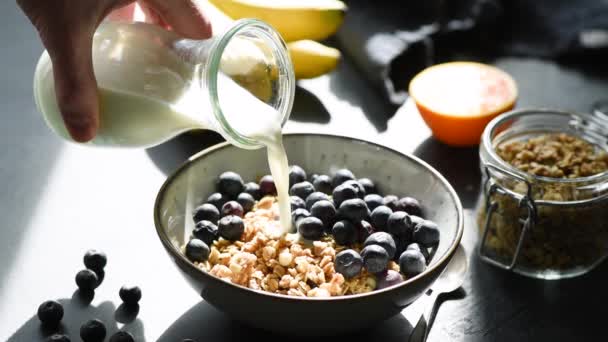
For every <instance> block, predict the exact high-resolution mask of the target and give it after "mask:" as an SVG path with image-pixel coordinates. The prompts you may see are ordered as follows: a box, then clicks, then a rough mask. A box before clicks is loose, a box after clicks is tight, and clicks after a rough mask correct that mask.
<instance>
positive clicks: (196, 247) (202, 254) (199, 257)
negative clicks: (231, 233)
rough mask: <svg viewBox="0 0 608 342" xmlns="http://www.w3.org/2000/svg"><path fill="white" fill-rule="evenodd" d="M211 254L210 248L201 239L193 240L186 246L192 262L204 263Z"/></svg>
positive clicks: (187, 255)
mask: <svg viewBox="0 0 608 342" xmlns="http://www.w3.org/2000/svg"><path fill="white" fill-rule="evenodd" d="M220 222H221V221H220ZM209 252H210V250H209V246H207V244H206V243H204V242H203V241H202V240H199V239H191V240H190V241H188V244H187V245H186V257H188V259H190V260H191V261H198V262H203V261H205V260H207V258H208V257H209Z"/></svg>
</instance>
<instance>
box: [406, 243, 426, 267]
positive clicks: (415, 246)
mask: <svg viewBox="0 0 608 342" xmlns="http://www.w3.org/2000/svg"><path fill="white" fill-rule="evenodd" d="M406 250H415V251H418V252H420V253H422V255H423V256H424V259H426V262H427V263H428V262H429V261H430V260H429V251H428V250H427V249H426V248H424V247H421V246H420V245H419V244H417V243H415V242H414V243H410V244H409V245H407V247H406Z"/></svg>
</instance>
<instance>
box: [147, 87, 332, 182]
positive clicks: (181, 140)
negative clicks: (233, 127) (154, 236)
mask: <svg viewBox="0 0 608 342" xmlns="http://www.w3.org/2000/svg"><path fill="white" fill-rule="evenodd" d="M290 120H293V121H298V122H313V123H327V122H329V120H330V115H329V112H328V111H327V109H326V108H325V106H324V105H323V103H321V101H320V100H319V99H318V98H317V97H316V96H315V95H314V94H313V93H311V92H309V91H308V90H306V89H304V88H302V87H297V88H296V98H295V101H294V106H293V110H292V113H291V116H290ZM223 141H225V140H224V138H222V136H221V135H220V134H219V133H216V132H214V131H208V130H193V131H189V132H186V133H184V134H181V135H179V136H177V137H175V138H173V139H171V140H169V141H167V142H165V143H163V144H160V145H158V146H154V147H151V148H148V149H146V153H147V154H148V157H150V159H151V160H152V162H153V163H154V164H155V165H156V166H157V167H158V168H159V170H161V171H162V172H163V173H164V174H166V175H169V174H171V173H172V172H173V171H175V170H176V169H177V168H178V167H179V166H180V165H182V164H183V163H184V162H185V161H186V160H187V159H188V158H190V157H191V156H192V155H194V154H196V153H198V152H200V151H202V150H204V149H206V148H208V147H211V146H213V145H216V144H219V143H221V142H223Z"/></svg>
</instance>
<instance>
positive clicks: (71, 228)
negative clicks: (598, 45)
mask: <svg viewBox="0 0 608 342" xmlns="http://www.w3.org/2000/svg"><path fill="white" fill-rule="evenodd" d="M0 13H1V14H0V18H1V19H2V22H3V23H4V25H3V27H4V29H3V30H1V31H0V38H1V39H0V41H2V42H3V44H2V48H1V51H2V53H1V55H0V56H1V57H0V58H1V59H2V66H3V69H2V78H0V113H1V117H2V124H1V125H0V146H2V152H0V180H1V184H2V191H0V218H1V221H0V222H2V224H1V227H0V341H4V340H8V341H42V340H43V338H44V336H45V334H46V333H47V332H46V331H44V330H42V329H40V326H39V324H38V321H37V319H36V317H35V312H36V309H37V307H38V305H39V304H40V303H41V302H42V301H44V300H47V299H57V300H59V301H60V302H62V303H63V304H64V306H65V310H66V315H65V319H64V327H63V329H64V331H66V332H67V333H69V334H70V335H71V336H72V337H73V339H72V340H73V341H75V340H78V338H77V335H78V329H79V326H80V324H81V323H82V322H84V321H85V320H87V319H90V318H100V319H102V320H103V321H104V322H105V323H106V324H107V326H108V328H109V331H110V332H114V331H115V330H117V329H119V328H121V329H125V330H128V331H130V332H132V333H133V334H134V335H135V336H136V338H137V340H138V341H144V340H145V341H181V339H183V338H186V337H191V338H195V339H196V340H198V341H240V340H243V339H245V338H252V337H260V338H263V339H265V340H267V341H274V340H277V341H280V340H284V339H285V337H282V336H274V335H270V334H267V333H265V332H261V331H257V330H254V329H251V328H247V327H243V326H241V325H239V324H238V323H235V322H233V321H231V320H230V319H229V318H228V317H226V316H225V315H223V314H222V313H221V312H219V311H217V310H215V309H214V308H213V307H211V306H210V305H208V304H206V303H205V302H204V301H202V300H201V299H200V298H199V297H198V295H197V294H196V293H195V292H194V291H192V290H191V289H190V288H189V286H188V285H187V284H186V282H185V281H184V280H183V279H182V278H181V275H180V274H179V272H178V271H177V270H176V268H175V266H174V265H173V264H172V262H171V261H170V260H169V258H168V257H167V256H166V254H165V252H164V251H163V249H162V247H161V244H160V242H159V241H158V238H157V236H156V233H155V232H154V227H153V220H152V205H153V202H154V199H155V195H156V192H157V190H158V189H159V187H160V185H161V184H162V182H163V181H164V180H165V178H166V176H167V174H169V173H170V172H172V170H174V169H175V168H176V167H177V166H178V165H179V164H180V163H181V162H183V161H184V160H185V159H186V158H187V157H188V156H190V155H192V154H193V153H195V152H197V151H199V150H201V149H203V148H204V147H206V146H210V145H211V144H214V143H217V142H219V141H220V138H219V137H218V136H217V135H216V134H213V133H208V132H206V133H191V134H185V135H183V136H180V137H178V138H176V139H173V140H171V141H169V142H167V143H165V144H162V145H160V146H157V147H154V148H150V149H147V150H143V149H141V150H125V149H102V148H91V147H83V146H76V145H73V144H69V143H65V142H63V141H61V140H60V139H58V138H57V137H56V136H54V135H53V134H52V133H51V132H50V131H49V129H47V127H46V126H45V124H44V121H43V120H42V118H41V116H40V115H39V113H38V112H37V110H36V107H35V104H34V100H33V96H32V76H33V71H34V66H35V63H36V61H37V58H38V57H39V56H40V53H41V52H42V47H41V45H40V43H39V41H38V39H37V36H36V33H35V31H34V30H33V29H32V28H31V27H30V25H29V23H28V22H27V20H26V19H25V17H24V16H23V15H22V14H21V13H20V12H19V10H18V9H17V6H16V5H15V2H14V1H3V2H2V3H0ZM487 62H490V63H493V64H495V65H498V66H499V67H501V68H504V69H505V70H506V71H508V72H509V73H511V74H512V75H513V76H514V78H515V79H516V81H517V83H518V85H519V89H520V99H519V102H518V107H520V108H522V107H550V108H559V109H564V110H576V111H589V109H590V106H591V105H592V103H593V102H594V101H596V100H598V99H600V98H603V97H608V73H607V72H606V69H605V68H604V70H603V71H602V70H600V69H599V66H593V65H587V66H584V67H583V66H576V65H563V64H557V63H554V62H550V61H541V60H535V59H526V58H506V57H505V58H496V59H492V60H488V61H487ZM286 131H288V132H294V131H298V132H302V131H303V132H327V133H336V134H342V135H348V136H354V137H359V138H363V139H367V140H371V141H375V142H378V143H381V144H385V145H387V146H390V147H392V148H395V149H398V150H400V151H404V152H408V153H413V154H415V155H417V156H419V157H421V158H422V159H424V160H426V161H428V162H429V163H430V164H432V165H433V166H434V167H436V168H437V169H438V170H439V171H440V172H441V173H443V174H444V175H445V176H446V178H447V179H448V180H449V181H450V182H451V183H452V185H453V186H454V187H455V188H456V190H457V192H458V194H459V196H460V198H461V200H462V202H463V205H464V207H465V208H466V230H465V235H464V238H463V241H462V244H463V246H464V247H465V249H466V251H467V255H468V257H469V273H468V276H467V279H466V281H465V283H464V286H463V288H462V289H461V290H460V291H458V292H457V293H455V294H454V295H452V296H449V297H447V298H446V299H445V300H444V301H442V302H441V305H440V307H439V309H438V312H437V316H436V319H435V323H434V325H433V328H432V330H431V333H430V336H429V341H588V340H589V341H591V340H594V341H599V340H606V338H607V337H606V336H608V334H607V333H606V329H605V326H604V324H605V317H607V316H608V309H607V307H608V306H607V305H606V304H607V303H608V294H607V293H608V291H606V289H605V284H606V274H607V271H608V265H606V264H604V265H601V266H600V267H598V268H597V269H596V270H594V271H593V272H591V273H590V274H587V275H585V276H582V277H579V278H576V279H570V280H563V281H541V280H534V279H529V278H525V277H522V276H518V275H515V274H511V273H508V272H505V271H502V270H499V269H496V268H495V267H493V266H490V265H487V264H485V263H483V262H482V261H480V260H479V258H478V257H476V255H475V247H476V243H477V239H478V237H477V234H476V229H477V228H476V225H475V221H474V209H475V205H476V201H477V198H478V194H479V185H480V174H479V171H478V157H477V149H476V148H460V149H459V148H451V147H447V146H445V145H442V144H440V143H438V142H437V141H435V140H434V139H433V138H432V137H431V136H430V131H429V130H428V128H427V127H426V126H425V125H424V123H423V121H422V120H421V119H420V116H419V115H418V113H417V112H416V110H415V108H414V107H413V105H412V103H409V102H408V103H406V104H405V105H404V106H403V107H401V108H399V109H398V110H395V108H392V107H390V106H388V105H386V104H385V103H384V102H383V101H382V99H381V98H380V96H378V94H377V93H376V92H375V90H374V89H372V88H370V87H369V86H368V85H367V84H366V83H365V81H364V80H363V79H361V77H360V76H359V74H358V73H357V71H356V70H355V68H354V67H353V66H352V65H351V64H350V63H349V61H348V60H344V61H343V62H342V63H341V64H340V66H339V67H338V69H337V70H336V71H335V72H333V73H331V74H329V75H326V76H323V77H319V78H317V79H313V80H305V81H301V82H300V83H299V87H298V90H297V98H296V101H295V106H294V111H293V114H292V116H291V120H290V121H289V122H288V124H287V126H286ZM89 248H98V249H101V250H104V251H105V252H106V253H107V254H108V257H109V263H108V267H107V272H106V276H105V280H104V283H103V284H102V286H101V287H100V288H99V289H98V290H97V291H96V294H95V298H93V299H92V302H91V303H90V304H87V302H86V301H85V300H84V299H83V298H81V297H80V296H79V295H78V294H77V293H76V292H75V284H74V275H75V273H76V272H77V271H78V270H80V269H81V268H82V267H83V265H82V255H83V253H84V251H85V250H87V249H89ZM126 283H133V284H137V285H139V286H140V287H141V288H142V290H143V299H142V302H141V307H140V310H139V314H138V315H137V317H132V315H129V314H128V312H126V311H125V310H123V308H122V307H121V306H119V304H120V299H119V297H118V289H119V288H120V286H122V285H123V284H126ZM418 308H419V307H416V306H415V305H414V306H413V307H411V308H409V309H406V310H405V311H406V312H407V313H408V314H409V316H408V315H399V316H397V317H394V318H392V319H390V320H388V321H387V322H385V323H383V324H381V325H379V326H377V327H376V328H375V329H373V330H371V331H368V332H363V333H360V334H357V335H350V336H340V337H337V338H336V339H337V340H352V341H359V340H360V341H380V340H382V341H406V340H407V337H408V335H409V333H410V331H411V330H412V326H413V325H415V322H414V321H410V320H408V319H406V317H408V318H409V317H415V316H416V315H415V310H417V309H418ZM408 310H409V311H408ZM294 319H297V318H296V317H294ZM303 328H305V327H303ZM288 339H289V340H294V337H289V338H288Z"/></svg>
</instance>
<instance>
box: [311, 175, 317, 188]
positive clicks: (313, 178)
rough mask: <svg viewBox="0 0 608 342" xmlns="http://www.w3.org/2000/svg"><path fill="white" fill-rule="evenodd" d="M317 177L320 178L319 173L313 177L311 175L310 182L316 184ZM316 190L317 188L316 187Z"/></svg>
mask: <svg viewBox="0 0 608 342" xmlns="http://www.w3.org/2000/svg"><path fill="white" fill-rule="evenodd" d="M317 177H319V174H318V173H313V174H312V175H310V182H311V183H312V184H315V180H316V179H317ZM315 188H316V187H315Z"/></svg>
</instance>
